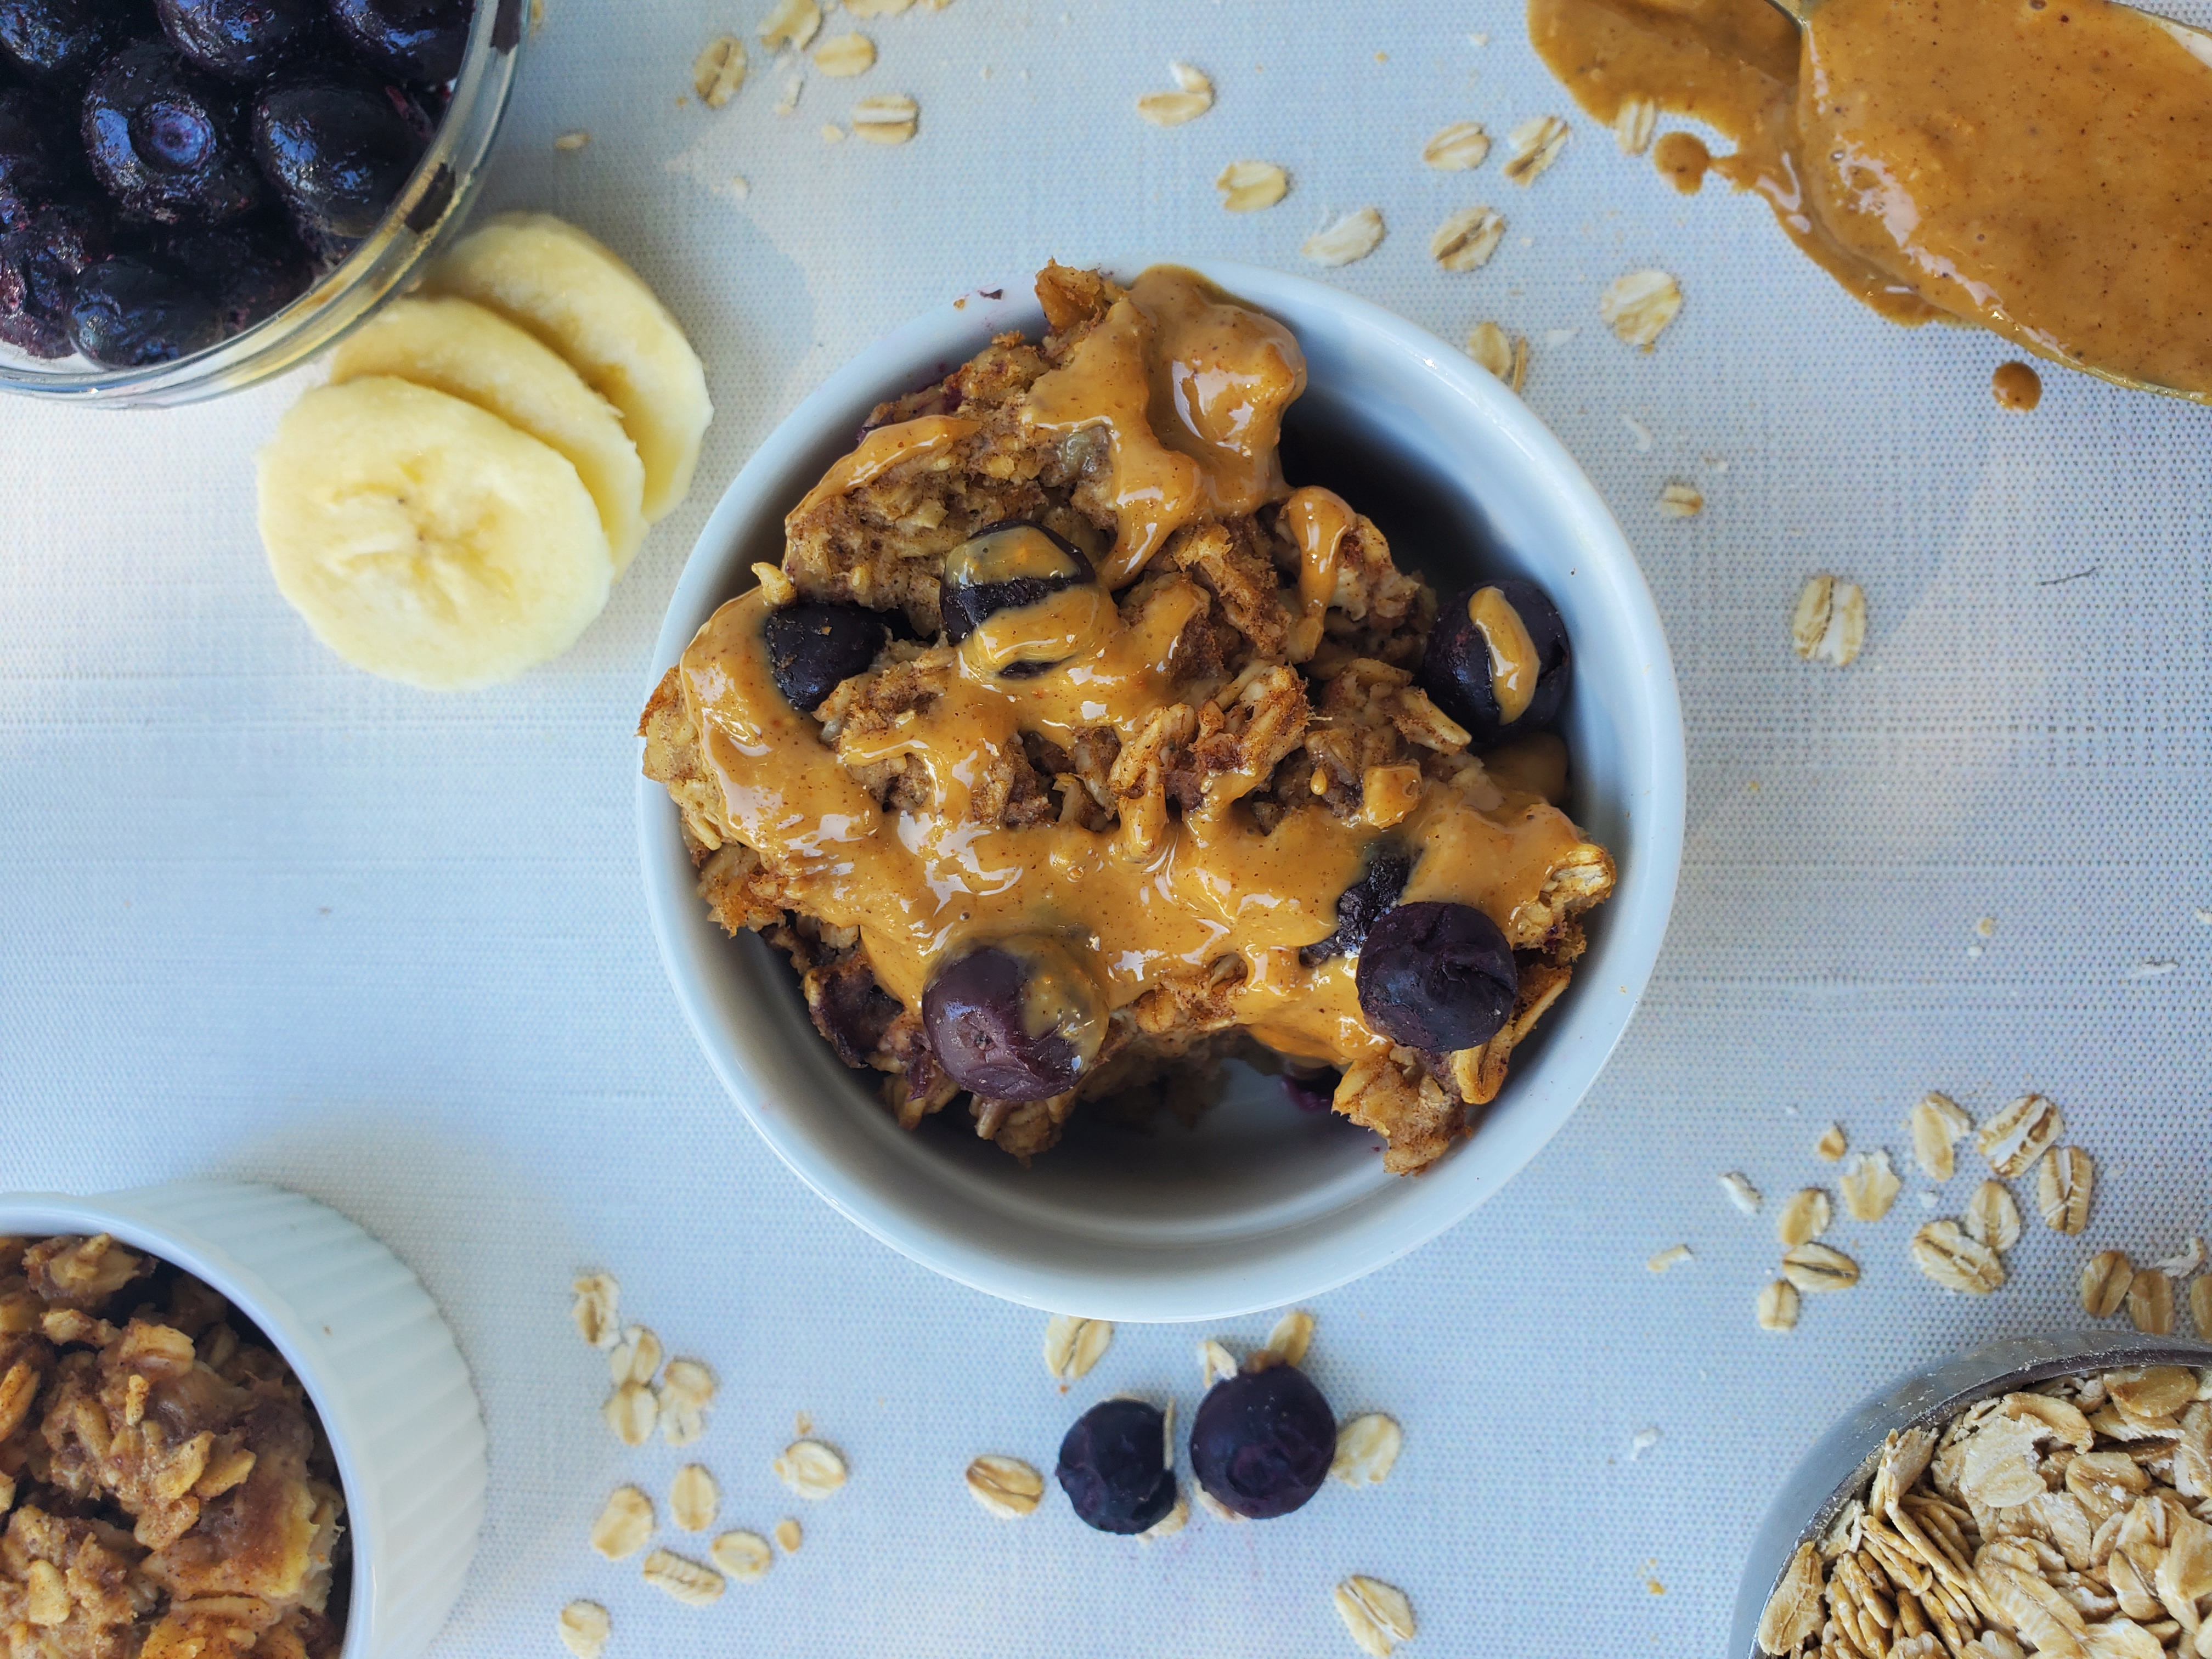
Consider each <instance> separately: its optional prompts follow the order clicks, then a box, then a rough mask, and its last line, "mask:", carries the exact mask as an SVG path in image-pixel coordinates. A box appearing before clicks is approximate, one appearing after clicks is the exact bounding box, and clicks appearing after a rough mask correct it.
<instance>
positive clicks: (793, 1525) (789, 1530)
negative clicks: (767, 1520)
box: [775, 1516, 806, 1555]
mask: <svg viewBox="0 0 2212 1659" xmlns="http://www.w3.org/2000/svg"><path fill="white" fill-rule="evenodd" d="M805 1541H806V1531H805V1528H803V1527H801V1526H800V1525H799V1522H797V1521H795V1520H793V1518H792V1517H791V1516H784V1517H783V1519H782V1520H781V1521H779V1522H776V1523H775V1546H776V1547H777V1548H778V1549H780V1550H781V1551H782V1552H783V1553H785V1554H786V1555H796V1554H798V1553H799V1546H800V1545H801V1544H803V1543H805Z"/></svg>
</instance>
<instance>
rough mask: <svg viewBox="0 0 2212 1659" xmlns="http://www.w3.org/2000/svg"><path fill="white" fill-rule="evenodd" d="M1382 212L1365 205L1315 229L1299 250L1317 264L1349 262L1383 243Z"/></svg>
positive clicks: (1346, 263) (1367, 253)
mask: <svg viewBox="0 0 2212 1659" xmlns="http://www.w3.org/2000/svg"><path fill="white" fill-rule="evenodd" d="M1380 246H1383V215H1382V214H1381V213H1380V212H1379V211H1378V210H1376V209H1374V208H1371V207H1364V208H1361V209H1359V210H1357V211H1356V212H1352V213H1347V214H1346V215H1345V216H1343V217H1341V218H1340V219H1337V220H1335V221H1334V222H1331V223H1329V224H1328V225H1325V226H1323V227H1322V228H1321V229H1319V230H1317V231H1316V232H1314V234H1312V235H1310V236H1309V237H1307V238H1306V240H1304V242H1303V243H1302V244H1300V246H1299V247H1298V252H1300V253H1302V254H1304V256H1305V257H1306V258H1309V259H1310V260H1312V261H1313V262H1314V263H1315V264H1317V265H1348V264H1352V263H1353V262H1354V261H1355V260H1358V259H1364V258H1366V257H1367V256H1368V255H1369V254H1370V253H1372V252H1375V250H1376V248H1378V247H1380Z"/></svg>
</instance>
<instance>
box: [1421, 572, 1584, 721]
mask: <svg viewBox="0 0 2212 1659" xmlns="http://www.w3.org/2000/svg"><path fill="white" fill-rule="evenodd" d="M1572 666H1573V652H1572V650H1571V647H1569V644H1568V641H1567V625H1566V623H1565V621H1564V620H1563V619H1562V618H1561V617H1560V616H1559V607H1558V606H1557V605H1553V603H1552V601H1551V599H1550V597H1549V596H1548V595H1547V594H1546V593H1545V592H1544V590H1543V589H1542V588H1541V587H1538V586H1535V584H1534V583H1533V582H1523V581H1501V582H1477V583H1475V584H1474V586H1471V587H1468V588H1466V589H1464V590H1462V592H1460V593H1458V594H1457V595H1455V597H1453V598H1452V599H1449V600H1447V601H1446V602H1445V604H1444V607H1443V611H1441V612H1439V613H1438V615H1437V625H1436V626H1435V628H1433V629H1431V630H1430V633H1429V643H1428V648H1427V650H1426V651H1425V653H1423V655H1422V658H1421V667H1420V672H1419V675H1418V676H1417V677H1416V678H1418V679H1419V682H1420V686H1421V689H1422V690H1424V691H1426V692H1427V693H1428V694H1429V696H1430V698H1431V701H1433V702H1435V703H1436V705H1437V708H1441V709H1443V711H1444V713H1445V714H1449V715H1450V716H1451V717H1452V718H1453V719H1454V720H1457V721H1458V722H1459V723H1460V724H1461V725H1462V726H1465V727H1467V729H1468V733H1469V735H1470V736H1471V737H1472V738H1474V742H1475V744H1476V745H1477V746H1478V747H1482V746H1487V745H1488V744H1493V743H1496V742H1498V740H1499V739H1500V738H1504V737H1508V736H1511V735H1514V734H1516V733H1519V732H1534V731H1535V730H1537V729H1538V728H1539V727H1541V726H1548V725H1550V724H1551V722H1552V721H1553V720H1556V719H1558V718H1559V705H1560V704H1561V703H1562V702H1565V700H1566V695H1567V683H1568V680H1569V678H1571V671H1572Z"/></svg>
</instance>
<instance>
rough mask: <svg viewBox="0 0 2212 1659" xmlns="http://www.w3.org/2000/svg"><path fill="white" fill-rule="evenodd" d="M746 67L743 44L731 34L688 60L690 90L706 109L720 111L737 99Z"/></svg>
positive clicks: (713, 41) (747, 66) (709, 43)
mask: <svg viewBox="0 0 2212 1659" xmlns="http://www.w3.org/2000/svg"><path fill="white" fill-rule="evenodd" d="M750 67H751V66H750V64H748V63H747V61H746V58H745V43H744V41H742V40H738V37H737V36H736V35H734V34H725V35H721V36H719V37H718V38H716V39H714V40H709V41H708V43H707V44H706V46H704V47H703V48H702V49H701V51H700V53H699V55H698V56H697V57H696V58H693V59H692V60H691V89H692V90H693V91H694V92H696V93H697V94H699V101H700V102H701V103H702V104H704V105H706V106H707V107H708V109H720V108H722V107H723V106H725V105H726V104H727V103H728V102H729V101H730V100H731V99H732V98H734V97H736V96H737V95H738V88H740V87H742V86H744V83H745V71H746V70H747V69H749V68H750Z"/></svg>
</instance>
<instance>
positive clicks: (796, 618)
mask: <svg viewBox="0 0 2212 1659" xmlns="http://www.w3.org/2000/svg"><path fill="white" fill-rule="evenodd" d="M888 638H890V629H889V628H888V627H887V626H886V625H885V624H884V619H883V618H882V617H880V616H878V615H877V614H876V612H874V611H865V610H863V609H861V608H860V606H859V605H817V604H814V603H812V602H811V601H810V602H807V603H804V604H799V605H784V606H782V607H781V608H780V609H778V610H775V611H769V613H768V620H767V621H766V622H764V623H762V624H761V640H762V641H763V643H764V644H765V645H766V646H767V647H768V671H769V675H770V676H771V677H772V678H774V679H775V689H776V690H779V691H781V692H782V693H783V695H784V696H785V698H786V699H787V701H788V702H790V704H791V706H792V707H793V708H796V709H799V710H801V711H802V712H804V713H806V714H812V713H813V712H814V711H815V710H816V709H817V708H820V707H821V706H822V702H823V698H825V697H827V696H829V694H830V693H831V692H832V691H835V690H836V689H837V688H838V687H839V686H841V685H842V684H844V683H845V682H846V681H847V680H849V679H851V678H853V676H854V675H855V674H864V673H866V671H867V669H868V665H869V664H870V663H872V662H873V661H875V659H876V653H878V651H880V650H882V649H883V648H884V641H885V640H886V639H888Z"/></svg>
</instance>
